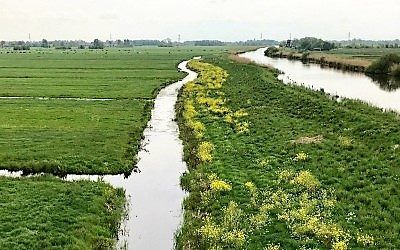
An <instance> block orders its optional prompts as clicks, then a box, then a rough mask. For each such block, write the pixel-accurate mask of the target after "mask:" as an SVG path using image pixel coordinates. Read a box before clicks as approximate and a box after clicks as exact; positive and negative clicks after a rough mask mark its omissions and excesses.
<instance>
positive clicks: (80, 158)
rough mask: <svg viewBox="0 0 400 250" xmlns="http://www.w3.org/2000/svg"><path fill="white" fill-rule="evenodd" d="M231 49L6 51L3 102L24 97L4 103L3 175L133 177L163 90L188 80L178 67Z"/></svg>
mask: <svg viewBox="0 0 400 250" xmlns="http://www.w3.org/2000/svg"><path fill="white" fill-rule="evenodd" d="M229 49H234V48H230V47H207V48H205V47H181V48H157V47H139V48H131V49H116V48H110V49H105V50H66V51H60V50H55V49H33V50H32V51H29V52H26V53H18V52H14V53H13V52H12V51H6V50H2V51H1V52H0V97H25V98H18V99H13V98H0V113H1V116H0V168H1V169H8V170H12V171H15V170H23V171H25V172H28V173H37V172H44V173H53V174H58V175H64V174H67V173H76V174H118V173H130V172H131V171H132V170H133V169H134V168H135V164H136V162H137V159H136V154H137V152H138V150H139V147H140V140H141V137H142V133H143V130H144V128H145V126H146V124H147V122H148V120H149V117H150V111H151V108H152V105H153V99H154V98H155V96H156V94H157V93H158V90H159V89H160V88H162V86H164V85H166V84H168V83H171V82H174V81H177V80H178V79H181V78H183V77H184V74H183V73H181V72H178V70H177V65H178V63H179V62H181V61H182V60H184V59H189V58H192V57H193V56H196V55H205V54H218V53H225V52H226V51H227V50H229ZM26 97H27V98H26ZM86 99H87V100H86ZM92 99H110V100H107V101H102V100H92Z"/></svg>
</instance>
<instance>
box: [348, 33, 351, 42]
mask: <svg viewBox="0 0 400 250" xmlns="http://www.w3.org/2000/svg"><path fill="white" fill-rule="evenodd" d="M348 38H349V41H350V40H351V33H350V32H349V37H348Z"/></svg>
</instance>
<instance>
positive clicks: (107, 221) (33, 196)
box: [0, 177, 125, 249]
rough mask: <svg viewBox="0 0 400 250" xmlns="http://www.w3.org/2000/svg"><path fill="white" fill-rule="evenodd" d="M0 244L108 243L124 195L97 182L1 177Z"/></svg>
mask: <svg viewBox="0 0 400 250" xmlns="http://www.w3.org/2000/svg"><path fill="white" fill-rule="evenodd" d="M0 193H1V196H0V203H1V206H0V215H1V216H0V238H1V240H0V248H1V249H112V248H113V247H114V246H115V243H116V237H117V235H118V229H119V223H120V220H121V217H122V215H123V213H124V202H125V195H124V191H123V190H122V189H114V188H112V187H111V186H109V185H107V184H105V183H102V182H86V181H80V182H62V181H59V180H57V179H55V178H53V177H40V178H22V179H11V178H0Z"/></svg>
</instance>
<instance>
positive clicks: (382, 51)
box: [324, 48, 400, 61]
mask: <svg viewBox="0 0 400 250" xmlns="http://www.w3.org/2000/svg"><path fill="white" fill-rule="evenodd" d="M324 53H326V54H329V55H336V56H343V57H349V58H359V59H365V60H369V61H374V60H376V59H378V58H380V57H381V56H383V55H386V54H398V55H400V48H363V49H347V48H342V49H335V50H331V51H327V52H324Z"/></svg>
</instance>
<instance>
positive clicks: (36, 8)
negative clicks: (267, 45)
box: [0, 0, 400, 41]
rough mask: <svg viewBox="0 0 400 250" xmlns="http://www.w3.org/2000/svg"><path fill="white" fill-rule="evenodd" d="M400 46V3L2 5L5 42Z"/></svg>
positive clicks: (6, 0) (116, 0) (0, 35)
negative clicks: (353, 41)
mask: <svg viewBox="0 0 400 250" xmlns="http://www.w3.org/2000/svg"><path fill="white" fill-rule="evenodd" d="M348 32H351V34H352V37H356V38H364V39H397V38H400V1H399V0H385V1H382V0H380V1H378V0H363V1H360V0H302V1H301V0H285V1H282V0H278V1H271V0H168V1H165V0H141V1H139V0H108V1H104V0H35V1H32V0H18V1H15V0H0V40H27V39H28V34H29V33H31V36H32V39H33V40H40V39H42V38H47V39H50V40H54V39H84V40H93V39H94V38H100V39H103V40H105V39H108V38H109V37H110V33H111V34H112V37H113V39H125V38H129V39H164V38H167V37H170V38H172V39H173V40H176V39H177V37H178V35H179V34H181V37H182V40H196V39H219V40H224V41H236V40H247V39H253V38H257V39H258V38H260V35H261V33H263V37H264V38H271V39H278V40H282V39H285V38H287V37H288V36H289V33H292V34H293V36H294V37H303V36H317V37H321V38H324V39H339V40H340V39H347V34H348Z"/></svg>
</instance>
